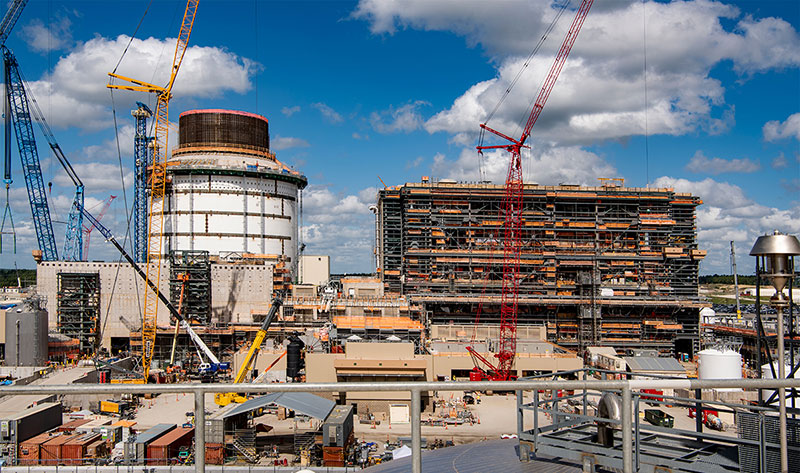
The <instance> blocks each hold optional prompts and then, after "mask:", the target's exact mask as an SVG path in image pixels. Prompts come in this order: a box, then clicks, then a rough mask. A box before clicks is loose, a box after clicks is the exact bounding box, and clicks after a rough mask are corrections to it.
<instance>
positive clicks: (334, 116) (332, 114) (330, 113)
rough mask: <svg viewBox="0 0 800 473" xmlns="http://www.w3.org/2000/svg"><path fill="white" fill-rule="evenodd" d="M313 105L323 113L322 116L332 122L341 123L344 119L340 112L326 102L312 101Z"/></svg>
mask: <svg viewBox="0 0 800 473" xmlns="http://www.w3.org/2000/svg"><path fill="white" fill-rule="evenodd" d="M311 106H312V107H314V108H315V109H317V111H319V113H321V114H322V117H323V118H325V120H327V121H328V122H330V123H341V122H343V121H344V118H342V116H341V115H339V112H337V111H336V110H334V109H333V108H331V107H330V106H328V105H326V104H324V103H320V102H317V103H312V104H311Z"/></svg>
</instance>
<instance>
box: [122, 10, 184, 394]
mask: <svg viewBox="0 0 800 473" xmlns="http://www.w3.org/2000/svg"><path fill="white" fill-rule="evenodd" d="M199 2H200V0H188V1H187V2H186V9H185V10H184V12H183V21H181V28H180V32H179V33H178V41H177V44H176V45H175V54H174V55H173V57H172V68H171V69H170V77H169V82H167V85H166V86H165V87H159V86H157V85H153V84H150V83H147V82H144V81H140V80H135V79H131V78H129V77H124V76H121V75H119V74H115V73H113V72H111V73H109V76H110V77H112V78H114V79H120V80H123V81H125V82H128V83H130V84H133V85H118V84H111V83H109V84H108V85H107V87H108V88H111V89H122V90H132V91H136V92H148V93H154V94H156V97H157V102H156V111H155V136H154V139H153V145H154V149H153V154H152V158H153V162H152V165H151V166H149V169H150V179H149V184H150V211H149V213H148V230H149V231H148V236H147V260H146V265H145V269H146V271H147V273H146V274H145V281H146V282H147V286H149V287H151V288H155V287H156V286H155V284H158V281H160V280H161V264H160V263H159V259H160V258H161V253H162V251H161V250H162V243H163V239H164V201H165V196H166V189H167V187H166V186H167V152H168V151H169V146H168V143H169V136H168V135H169V101H170V99H171V98H172V87H173V85H174V84H175V78H176V77H177V75H178V71H179V70H180V68H181V64H182V63H183V57H184V55H185V54H186V49H187V48H188V46H189V37H190V36H191V34H192V28H193V27H194V19H195V15H196V14H197V5H198V3H199ZM153 281H155V282H156V283H155V284H153ZM154 295H155V296H157V297H153V296H154ZM160 298H161V297H160V294H159V293H158V289H157V288H156V289H153V294H151V291H148V290H147V289H145V291H144V310H143V311H142V370H143V375H144V380H147V377H148V375H149V373H150V364H151V362H152V361H153V350H154V349H155V343H156V322H157V320H158V300H159V299H160ZM187 325H188V324H187Z"/></svg>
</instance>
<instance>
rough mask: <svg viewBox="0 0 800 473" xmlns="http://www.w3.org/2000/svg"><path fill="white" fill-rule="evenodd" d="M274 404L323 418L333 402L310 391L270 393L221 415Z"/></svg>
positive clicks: (225, 415) (240, 412) (241, 412)
mask: <svg viewBox="0 0 800 473" xmlns="http://www.w3.org/2000/svg"><path fill="white" fill-rule="evenodd" d="M271 404H276V405H278V406H281V407H285V408H287V409H291V410H293V411H295V412H298V413H300V414H303V415H307V416H309V417H313V418H315V419H321V420H325V418H327V417H328V414H330V413H331V411H332V410H333V406H335V405H336V403H335V402H333V401H331V400H330V399H325V398H324V397H320V396H317V395H316V394H311V393H272V394H267V395H266V396H260V397H256V398H253V399H250V400H249V401H247V402H244V403H242V404H239V405H238V406H236V407H235V408H234V409H231V410H229V411H228V412H226V413H225V414H223V415H222V418H223V419H226V418H228V417H232V416H235V415H239V414H244V413H246V412H251V411H254V410H256V409H258V408H261V407H266V406H269V405H271Z"/></svg>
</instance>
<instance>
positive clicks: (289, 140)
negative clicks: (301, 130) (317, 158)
mask: <svg viewBox="0 0 800 473" xmlns="http://www.w3.org/2000/svg"><path fill="white" fill-rule="evenodd" d="M269 146H270V148H272V149H274V150H275V151H280V150H282V149H289V148H308V147H309V146H311V145H310V144H309V143H308V141H306V140H304V139H302V138H294V137H291V136H276V137H275V138H273V139H272V140H270V145H269Z"/></svg>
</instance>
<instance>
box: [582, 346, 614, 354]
mask: <svg viewBox="0 0 800 473" xmlns="http://www.w3.org/2000/svg"><path fill="white" fill-rule="evenodd" d="M586 351H588V352H589V354H591V355H595V354H597V355H606V356H617V350H615V349H614V348H613V347H586Z"/></svg>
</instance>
